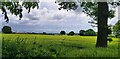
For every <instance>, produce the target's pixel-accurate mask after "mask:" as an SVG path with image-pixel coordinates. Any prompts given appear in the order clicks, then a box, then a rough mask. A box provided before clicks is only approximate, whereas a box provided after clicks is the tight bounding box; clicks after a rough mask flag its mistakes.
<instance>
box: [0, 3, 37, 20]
mask: <svg viewBox="0 0 120 59" xmlns="http://www.w3.org/2000/svg"><path fill="white" fill-rule="evenodd" d="M1 3H2V6H1V8H0V9H1V11H2V14H3V15H4V19H5V20H6V22H9V17H8V12H7V10H9V11H10V12H11V13H12V14H13V15H16V16H19V20H21V18H22V17H23V14H22V12H23V7H24V8H26V9H27V10H28V13H29V12H30V10H31V9H34V8H35V7H37V8H38V7H39V6H38V2H24V1H23V2H22V5H20V4H19V2H13V1H10V2H1Z"/></svg>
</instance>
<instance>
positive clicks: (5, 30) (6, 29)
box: [2, 26, 12, 34]
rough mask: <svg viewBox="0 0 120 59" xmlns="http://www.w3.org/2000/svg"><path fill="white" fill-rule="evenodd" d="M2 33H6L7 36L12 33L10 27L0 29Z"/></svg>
mask: <svg viewBox="0 0 120 59" xmlns="http://www.w3.org/2000/svg"><path fill="white" fill-rule="evenodd" d="M2 33H8V34H10V33H12V28H11V27H10V26H4V27H3V28H2Z"/></svg>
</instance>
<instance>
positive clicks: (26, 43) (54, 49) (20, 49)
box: [2, 34, 118, 58]
mask: <svg viewBox="0 0 120 59" xmlns="http://www.w3.org/2000/svg"><path fill="white" fill-rule="evenodd" d="M95 44H96V37H95V36H59V35H34V34H31V35H29V34H3V35H2V46H3V49H2V56H3V57H15V58H20V57H23V58H24V57H28V58H31V57H118V39H117V38H113V41H112V42H108V48H95Z"/></svg>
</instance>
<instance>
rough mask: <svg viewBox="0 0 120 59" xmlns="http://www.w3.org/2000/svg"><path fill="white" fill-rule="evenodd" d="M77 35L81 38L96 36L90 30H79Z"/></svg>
mask: <svg viewBox="0 0 120 59" xmlns="http://www.w3.org/2000/svg"><path fill="white" fill-rule="evenodd" d="M79 35H81V36H95V35H96V33H95V31H94V30H92V29H88V30H86V31H85V30H80V31H79Z"/></svg>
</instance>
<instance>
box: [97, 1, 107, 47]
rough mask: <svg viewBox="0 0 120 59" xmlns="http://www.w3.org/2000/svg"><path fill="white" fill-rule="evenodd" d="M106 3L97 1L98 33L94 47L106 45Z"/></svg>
mask: <svg viewBox="0 0 120 59" xmlns="http://www.w3.org/2000/svg"><path fill="white" fill-rule="evenodd" d="M107 22H108V4H107V2H98V35H97V42H96V47H107V36H108V34H107V28H108V27H107Z"/></svg>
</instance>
